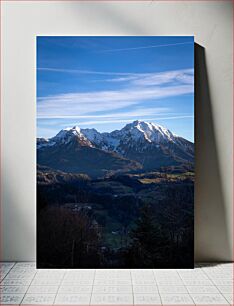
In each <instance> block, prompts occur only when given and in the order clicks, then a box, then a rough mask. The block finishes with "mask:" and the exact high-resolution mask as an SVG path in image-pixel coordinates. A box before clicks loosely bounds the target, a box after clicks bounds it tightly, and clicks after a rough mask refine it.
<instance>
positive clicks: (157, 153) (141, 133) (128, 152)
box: [37, 120, 194, 169]
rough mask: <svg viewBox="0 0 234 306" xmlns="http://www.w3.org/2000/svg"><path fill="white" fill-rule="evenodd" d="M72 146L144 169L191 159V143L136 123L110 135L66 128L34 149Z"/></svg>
mask: <svg viewBox="0 0 234 306" xmlns="http://www.w3.org/2000/svg"><path fill="white" fill-rule="evenodd" d="M74 142H75V143H76V144H77V145H78V146H81V147H82V146H83V147H90V148H96V149H99V150H101V151H105V152H110V153H115V154H117V155H118V156H121V157H124V158H126V159H129V160H133V161H136V162H140V164H141V165H142V166H143V168H144V169H155V168H158V167H161V166H172V165H177V164H181V163H187V162H189V163H191V162H193V159H194V145H193V143H191V142H190V141H188V140H186V139H184V138H182V137H179V136H177V135H175V134H173V133H172V132H171V131H170V130H168V129H166V128H164V127H162V126H160V125H156V124H153V123H148V122H144V121H139V120H136V121H133V122H132V123H129V124H127V125H126V126H125V127H124V128H122V129H121V130H115V131H113V132H110V133H99V132H98V131H97V130H95V129H80V128H79V127H77V126H75V127H73V128H67V129H64V130H61V131H60V132H59V133H58V134H57V135H56V136H55V137H53V138H51V139H48V140H46V139H42V138H39V139H38V143H37V144H38V146H37V148H38V150H39V151H41V150H45V148H48V147H54V146H55V147H56V146H63V147H64V146H69V145H71V143H74Z"/></svg>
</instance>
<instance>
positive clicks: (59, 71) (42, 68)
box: [37, 67, 137, 76]
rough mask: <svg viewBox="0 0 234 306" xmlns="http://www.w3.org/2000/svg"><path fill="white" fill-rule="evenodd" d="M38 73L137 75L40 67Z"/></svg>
mask: <svg viewBox="0 0 234 306" xmlns="http://www.w3.org/2000/svg"><path fill="white" fill-rule="evenodd" d="M37 70H38V71H45V72H58V73H75V74H94V75H112V76H115V75H116V76H118V75H119V76H121V75H127V76H130V75H132V76H134V75H137V73H128V72H110V71H95V70H82V69H63V68H53V67H38V68H37Z"/></svg>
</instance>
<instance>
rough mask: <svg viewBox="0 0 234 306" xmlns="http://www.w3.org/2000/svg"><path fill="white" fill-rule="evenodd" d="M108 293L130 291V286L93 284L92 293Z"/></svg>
mask: <svg viewBox="0 0 234 306" xmlns="http://www.w3.org/2000/svg"><path fill="white" fill-rule="evenodd" d="M96 293H100V294H109V293H132V286H130V285H128V286H119V285H117V286H106V285H104V286H101V285H98V286H96V285H95V286H93V294H96Z"/></svg>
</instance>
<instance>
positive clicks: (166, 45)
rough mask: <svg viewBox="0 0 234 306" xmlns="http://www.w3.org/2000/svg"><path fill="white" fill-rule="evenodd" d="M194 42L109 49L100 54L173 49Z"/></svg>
mask: <svg viewBox="0 0 234 306" xmlns="http://www.w3.org/2000/svg"><path fill="white" fill-rule="evenodd" d="M193 43H194V42H188V41H187V42H181V43H174V44H162V45H151V46H139V47H132V48H120V49H107V50H101V51H100V52H119V51H131V50H133V51H134V50H141V49H151V48H163V47H173V46H179V45H187V44H193Z"/></svg>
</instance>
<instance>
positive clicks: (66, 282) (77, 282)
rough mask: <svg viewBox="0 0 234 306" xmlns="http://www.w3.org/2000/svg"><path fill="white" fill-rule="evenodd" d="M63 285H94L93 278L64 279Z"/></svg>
mask: <svg viewBox="0 0 234 306" xmlns="http://www.w3.org/2000/svg"><path fill="white" fill-rule="evenodd" d="M62 284H63V285H92V284H93V279H75V280H71V279H67V280H63V281H62Z"/></svg>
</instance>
